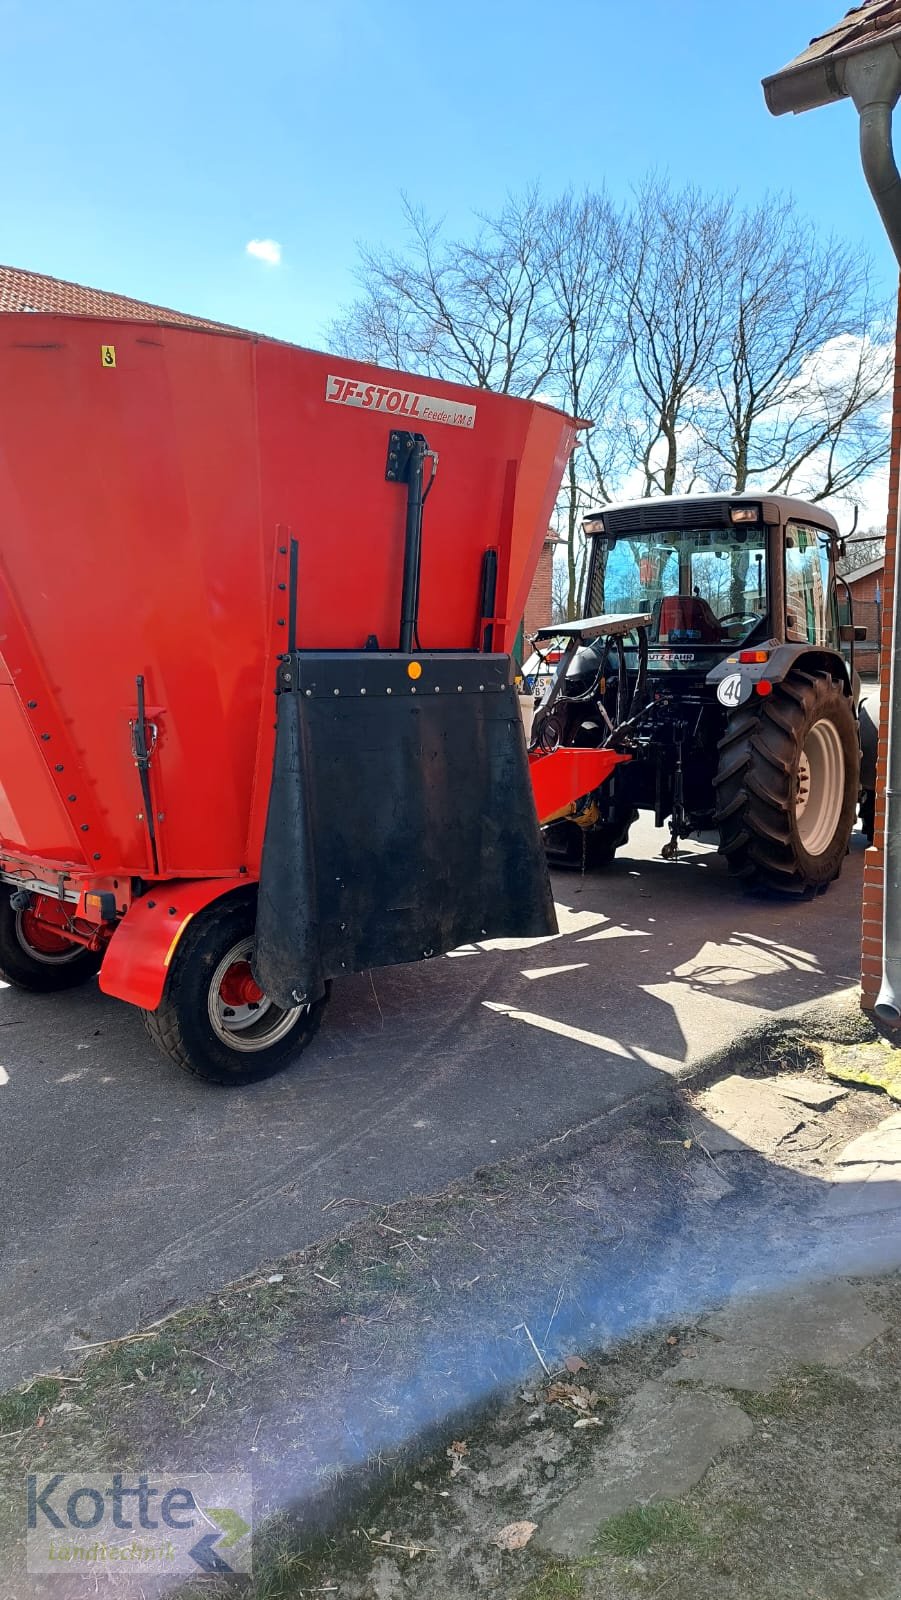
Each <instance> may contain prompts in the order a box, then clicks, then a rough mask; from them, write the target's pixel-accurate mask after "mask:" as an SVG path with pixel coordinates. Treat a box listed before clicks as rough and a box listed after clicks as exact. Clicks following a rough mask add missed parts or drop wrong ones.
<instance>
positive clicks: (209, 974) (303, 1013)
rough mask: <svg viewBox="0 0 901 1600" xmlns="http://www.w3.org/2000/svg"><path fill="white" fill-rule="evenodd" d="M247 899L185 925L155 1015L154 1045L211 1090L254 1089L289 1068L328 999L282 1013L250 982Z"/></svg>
mask: <svg viewBox="0 0 901 1600" xmlns="http://www.w3.org/2000/svg"><path fill="white" fill-rule="evenodd" d="M254 923H255V906H254V902H253V900H252V898H250V897H249V896H248V897H244V896H242V897H241V898H240V899H233V900H230V901H229V900H221V901H219V902H218V903H216V904H214V905H212V906H209V907H208V908H207V910H206V911H204V912H202V913H201V914H200V915H199V916H197V917H195V918H194V920H193V921H192V922H191V923H190V924H189V925H188V928H187V929H186V931H185V933H184V936H183V937H182V940H181V942H180V944H179V946H178V948H177V950H176V953H175V959H174V960H173V962H172V966H171V968H170V972H169V979H168V982H167V984H166V990H165V993H164V995H163V998H162V1000H161V1001H160V1004H159V1006H158V1007H157V1009H156V1011H145V1012H144V1013H143V1016H144V1022H145V1024H146V1027H147V1031H148V1033H149V1034H150V1037H151V1039H152V1040H153V1042H154V1044H156V1045H157V1046H158V1047H159V1049H160V1050H162V1051H163V1053H164V1054H165V1055H167V1056H171V1058H172V1060H173V1061H175V1062H176V1063H177V1064H178V1066H180V1067H182V1068H183V1069H184V1070H185V1072H191V1073H193V1074H194V1076H195V1077H198V1078H205V1079H206V1080H207V1081H208V1082H209V1083H222V1084H235V1085H239V1084H244V1083H258V1082H259V1081H260V1079H261V1078H269V1077H271V1076H272V1074H273V1073H275V1072H279V1071H280V1070H281V1068H282V1067H284V1066H287V1065H288V1063H289V1061H291V1060H293V1059H294V1058H295V1057H296V1056H298V1055H299V1054H300V1052H301V1050H303V1049H304V1048H305V1047H306V1046H307V1045H308V1044H309V1043H310V1040H311V1039H312V1038H313V1036H314V1034H315V1033H316V1032H317V1030H318V1028H319V1023H320V1021H321V1019H322V1013H323V1011H324V1009H325V1004H326V1000H327V999H328V994H327V993H326V994H325V995H323V997H322V999H321V1000H318V1001H316V1002H315V1003H314V1004H313V1005H301V1006H289V1007H288V1008H287V1009H286V1008H285V1007H283V1006H279V1005H276V1003H275V1001H274V1000H269V999H267V997H266V995H265V994H264V992H263V990H262V989H260V988H259V986H258V985H257V984H256V983H255V982H254V978H253V973H252V972H251V968H250V962H251V957H252V955H253V942H254Z"/></svg>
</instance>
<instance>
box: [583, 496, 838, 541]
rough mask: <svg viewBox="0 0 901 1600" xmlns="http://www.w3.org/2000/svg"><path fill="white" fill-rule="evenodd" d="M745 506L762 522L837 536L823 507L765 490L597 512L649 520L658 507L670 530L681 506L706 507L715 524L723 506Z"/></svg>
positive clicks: (630, 503)
mask: <svg viewBox="0 0 901 1600" xmlns="http://www.w3.org/2000/svg"><path fill="white" fill-rule="evenodd" d="M746 503H749V504H751V505H760V506H763V508H764V521H765V522H787V521H788V520H789V518H795V519H797V520H798V521H799V522H813V523H814V524H815V525H816V526H817V527H818V528H825V529H828V530H829V532H831V533H838V532H839V526H838V523H837V522H836V520H835V518H834V516H833V515H832V513H831V512H830V511H827V510H826V508H825V506H821V505H813V504H811V502H810V501H809V500H797V499H795V497H794V495H788V494H771V493H770V492H769V490H766V489H757V490H754V489H748V490H745V491H743V492H742V493H735V494H729V493H728V492H727V493H726V494H672V495H663V494H661V495H651V496H646V497H645V498H643V499H641V500H616V501H614V502H612V503H611V504H610V505H607V506H604V507H603V508H599V510H598V515H599V516H606V515H607V513H608V512H613V511H644V512H645V514H646V517H647V518H648V520H650V518H651V517H652V515H653V511H652V508H654V507H658V506H659V507H660V508H661V511H662V512H663V513H664V516H665V520H666V522H667V524H668V525H669V526H672V525H673V523H674V521H675V520H676V519H677V516H678V511H679V508H680V507H681V506H687V507H691V508H692V509H693V510H695V511H696V508H697V507H698V506H699V505H700V506H704V505H709V507H710V511H711V514H712V517H713V518H714V520H716V519H717V518H718V517H721V516H722V514H723V511H724V509H725V508H726V507H727V506H733V505H743V504H746ZM643 520H644V519H643Z"/></svg>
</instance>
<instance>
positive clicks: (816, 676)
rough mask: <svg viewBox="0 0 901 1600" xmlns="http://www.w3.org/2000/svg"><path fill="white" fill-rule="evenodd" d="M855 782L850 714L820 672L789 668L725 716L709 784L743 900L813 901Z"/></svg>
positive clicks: (840, 847) (835, 863)
mask: <svg viewBox="0 0 901 1600" xmlns="http://www.w3.org/2000/svg"><path fill="white" fill-rule="evenodd" d="M859 772H860V748H859V745H858V740H857V724H856V722H855V719H854V711H853V708H852V706H851V702H850V700H849V699H848V697H847V695H846V694H845V693H844V691H843V689H842V686H841V684H840V683H836V681H835V679H834V678H832V677H831V676H830V675H829V673H828V672H824V671H818V670H816V669H815V668H810V669H807V668H806V667H805V668H801V667H794V668H793V669H792V671H791V672H789V673H788V674H787V676H786V677H785V678H784V679H783V681H782V683H778V684H775V685H774V686H773V690H772V693H771V694H769V695H767V696H765V697H760V698H758V699H757V700H756V701H755V702H754V704H753V705H752V704H751V703H750V702H749V703H748V704H746V705H744V706H742V707H741V708H740V709H739V710H738V711H736V712H734V713H733V715H732V716H730V718H729V720H728V722H727V724H726V731H725V734H724V736H723V738H722V739H721V740H720V742H719V766H718V769H717V774H716V778H715V780H714V781H715V786H716V804H717V809H716V823H717V826H718V828H719V831H720V850H721V852H722V854H723V855H724V856H725V857H726V861H727V863H728V866H729V870H730V872H732V873H734V874H735V875H736V876H737V877H739V878H741V880H742V882H743V883H744V885H745V887H746V888H748V889H751V890H754V889H767V890H776V891H777V892H779V893H781V894H793V895H803V894H810V893H821V892H822V891H823V890H824V889H826V888H827V887H828V885H829V884H830V883H831V882H832V880H833V879H834V878H837V877H838V875H839V873H840V871H841V869H842V863H843V861H844V859H845V856H846V854H847V852H848V842H849V840H850V837H851V830H852V828H853V827H854V822H855V813H856V810H857V793H858V782H859Z"/></svg>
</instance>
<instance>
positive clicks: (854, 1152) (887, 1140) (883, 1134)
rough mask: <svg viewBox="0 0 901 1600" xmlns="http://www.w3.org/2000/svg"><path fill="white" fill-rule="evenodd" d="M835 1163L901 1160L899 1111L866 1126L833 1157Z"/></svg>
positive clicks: (841, 1164) (900, 1121) (900, 1120)
mask: <svg viewBox="0 0 901 1600" xmlns="http://www.w3.org/2000/svg"><path fill="white" fill-rule="evenodd" d="M835 1161H836V1165H838V1166H847V1165H848V1164H849V1162H855V1161H886V1162H890V1163H891V1162H896V1161H901V1113H898V1112H895V1114H894V1115H893V1116H891V1117H885V1118H884V1119H883V1121H882V1122H880V1123H879V1124H878V1126H877V1127H875V1128H868V1129H867V1132H866V1133H862V1134H860V1135H859V1136H858V1138H856V1139H852V1140H851V1143H850V1144H846V1145H845V1148H844V1150H843V1151H842V1152H841V1154H840V1155H837V1156H836V1158H835Z"/></svg>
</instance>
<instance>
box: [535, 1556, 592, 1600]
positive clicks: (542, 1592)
mask: <svg viewBox="0 0 901 1600" xmlns="http://www.w3.org/2000/svg"><path fill="white" fill-rule="evenodd" d="M586 1567H587V1563H586V1562H581V1563H580V1564H579V1565H578V1566H572V1565H571V1564H563V1563H561V1562H556V1561H555V1562H554V1563H553V1564H552V1565H551V1566H549V1567H545V1569H544V1571H543V1572H539V1573H536V1575H535V1577H534V1578H532V1579H531V1581H530V1582H529V1583H528V1584H527V1585H526V1587H525V1588H524V1589H523V1590H522V1592H521V1594H520V1600H578V1597H579V1596H581V1594H582V1592H583V1585H584V1574H585V1571H586Z"/></svg>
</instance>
